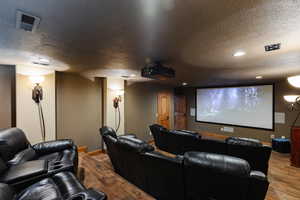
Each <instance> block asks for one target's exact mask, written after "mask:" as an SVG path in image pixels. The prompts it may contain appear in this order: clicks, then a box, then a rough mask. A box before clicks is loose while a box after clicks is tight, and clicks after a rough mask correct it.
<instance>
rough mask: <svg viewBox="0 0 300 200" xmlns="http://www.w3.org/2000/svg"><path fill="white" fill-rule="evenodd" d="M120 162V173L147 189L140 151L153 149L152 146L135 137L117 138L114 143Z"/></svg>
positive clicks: (144, 151)
mask: <svg viewBox="0 0 300 200" xmlns="http://www.w3.org/2000/svg"><path fill="white" fill-rule="evenodd" d="M116 147H117V151H118V159H120V160H121V162H120V175H122V176H123V177H124V178H126V179H127V180H128V181H130V182H131V183H133V184H134V185H136V186H138V187H139V188H141V189H142V190H144V191H147V184H146V176H145V167H144V165H143V160H142V156H141V154H142V153H146V152H152V151H154V147H152V146H151V145H149V144H148V143H146V142H144V141H142V140H139V139H137V138H118V140H117V143H116Z"/></svg>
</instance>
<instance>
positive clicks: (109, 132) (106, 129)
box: [100, 126, 117, 138]
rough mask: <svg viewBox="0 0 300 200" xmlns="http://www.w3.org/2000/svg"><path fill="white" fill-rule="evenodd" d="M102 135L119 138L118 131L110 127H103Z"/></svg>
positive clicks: (101, 129)
mask: <svg viewBox="0 0 300 200" xmlns="http://www.w3.org/2000/svg"><path fill="white" fill-rule="evenodd" d="M100 134H101V135H102V136H104V135H110V136H112V137H114V138H117V133H116V131H115V130H114V129H113V128H111V127H109V126H103V127H102V128H100Z"/></svg>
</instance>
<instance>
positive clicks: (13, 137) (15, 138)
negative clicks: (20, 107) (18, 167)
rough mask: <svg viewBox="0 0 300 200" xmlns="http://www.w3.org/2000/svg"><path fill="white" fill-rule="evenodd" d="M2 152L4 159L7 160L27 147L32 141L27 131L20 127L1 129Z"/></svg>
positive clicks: (0, 147)
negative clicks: (27, 135)
mask: <svg viewBox="0 0 300 200" xmlns="http://www.w3.org/2000/svg"><path fill="white" fill-rule="evenodd" d="M0 140H1V141H2V142H1V143H2V144H1V145H0V154H1V157H2V159H3V160H4V161H5V162H7V161H9V160H10V159H12V158H13V157H14V155H15V154H16V153H18V152H20V151H22V150H24V149H27V148H28V146H29V145H30V143H29V142H28V140H27V138H26V136H25V133H24V132H23V131H22V130H21V129H18V128H8V129H2V130H1V131H0Z"/></svg>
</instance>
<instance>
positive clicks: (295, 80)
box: [287, 75, 300, 88]
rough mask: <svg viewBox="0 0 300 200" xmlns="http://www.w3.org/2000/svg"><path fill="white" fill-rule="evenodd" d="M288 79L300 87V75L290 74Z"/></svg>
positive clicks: (293, 84)
mask: <svg viewBox="0 0 300 200" xmlns="http://www.w3.org/2000/svg"><path fill="white" fill-rule="evenodd" d="M287 80H288V82H289V83H290V84H291V85H292V86H294V87H296V88H300V75H298V76H290V77H288V79H287Z"/></svg>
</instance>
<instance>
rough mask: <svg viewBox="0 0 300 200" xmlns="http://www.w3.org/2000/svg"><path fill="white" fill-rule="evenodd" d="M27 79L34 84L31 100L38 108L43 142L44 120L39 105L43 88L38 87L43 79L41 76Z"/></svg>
mask: <svg viewBox="0 0 300 200" xmlns="http://www.w3.org/2000/svg"><path fill="white" fill-rule="evenodd" d="M29 79H30V80H31V82H32V83H33V84H35V86H34V88H33V89H32V100H33V101H34V102H35V103H36V104H37V106H38V111H39V119H40V126H41V132H42V139H43V141H45V139H46V130H45V120H44V114H43V108H42V105H41V101H42V100H43V88H42V86H41V85H40V84H41V83H42V82H44V80H45V78H44V77H43V76H30V77H29Z"/></svg>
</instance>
